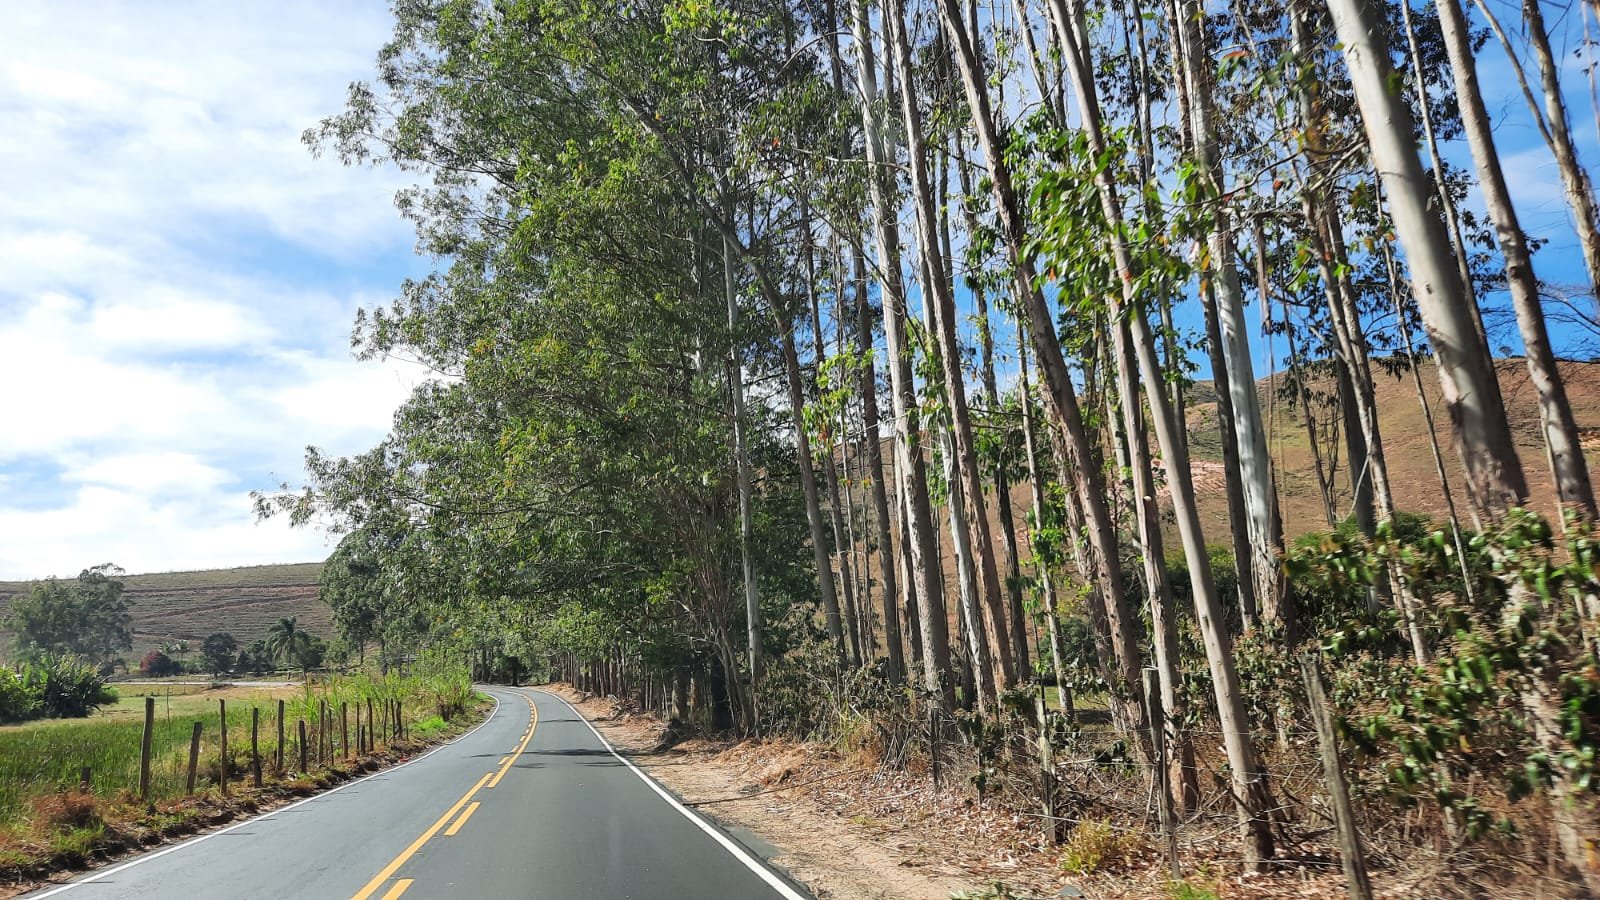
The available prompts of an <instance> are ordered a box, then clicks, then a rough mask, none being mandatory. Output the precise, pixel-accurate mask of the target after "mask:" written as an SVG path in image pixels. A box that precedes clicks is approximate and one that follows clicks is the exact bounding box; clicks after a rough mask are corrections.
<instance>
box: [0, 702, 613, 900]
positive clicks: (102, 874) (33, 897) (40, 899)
mask: <svg viewBox="0 0 1600 900" xmlns="http://www.w3.org/2000/svg"><path fill="white" fill-rule="evenodd" d="M490 699H492V700H494V709H492V710H490V711H489V715H488V716H486V717H485V718H484V720H483V721H482V722H479V723H478V724H477V725H474V726H473V727H472V731H468V732H466V733H465V734H458V735H456V736H455V737H453V738H451V739H450V740H448V741H445V742H444V743H442V744H440V745H439V746H437V747H435V748H433V749H432V750H429V751H428V752H427V753H424V754H422V755H421V756H419V757H417V758H416V759H408V760H406V761H405V762H403V763H401V764H400V765H398V766H390V767H389V768H387V769H379V770H378V771H376V772H373V773H372V774H370V775H363V776H361V777H360V778H357V779H356V780H354V781H347V782H345V783H344V784H341V785H339V786H338V787H336V788H333V789H331V790H326V791H323V792H321V793H319V794H312V795H311V796H309V797H306V798H303V799H300V800H296V801H295V802H293V803H291V804H289V805H288V806H280V807H278V808H277V809H274V810H269V811H267V812H264V813H262V814H261V815H259V816H251V817H249V818H247V819H244V820H242V821H239V822H235V823H233V824H232V825H229V826H228V827H227V828H219V829H218V830H216V831H208V832H206V833H205V834H201V835H196V836H195V837H192V838H189V839H188V840H185V841H180V842H179V843H176V844H173V845H172V846H171V847H165V848H162V849H160V850H156V851H154V852H152V853H146V854H143V855H141V856H138V857H135V858H134V859H130V860H128V861H127V862H125V863H122V864H121V865H116V866H112V867H111V868H109V869H101V870H100V871H98V872H95V873H93V874H91V875H88V876H86V877H83V878H79V879H77V880H75V881H69V882H67V883H66V884H63V885H61V886H59V887H56V888H53V889H51V890H48V891H45V892H44V893H42V894H23V895H22V900H44V898H46V897H54V896H55V895H57V894H64V893H66V892H67V891H70V890H72V889H73V888H76V887H81V886H83V885H86V884H92V883H93V882H96V881H99V880H100V879H102V878H109V877H110V876H112V875H115V874H117V873H118V872H122V871H126V870H128V869H131V868H133V867H134V866H137V865H140V864H141V863H147V862H150V861H151V860H154V859H160V858H161V857H163V856H166V855H167V854H168V853H176V852H178V851H179V850H182V849H184V848H186V847H193V846H194V845H195V844H198V843H200V842H201V841H204V840H209V839H210V838H214V837H217V836H219V835H224V834H227V833H228V832H230V831H233V830H234V829H236V828H243V827H245V826H246V825H255V824H257V823H259V822H261V821H263V820H265V819H268V818H270V817H272V816H274V815H276V814H278V813H281V812H288V811H289V810H291V809H294V808H295V807H297V806H303V805H305V804H307V803H310V802H311V801H313V800H321V799H323V798H326V797H330V796H332V795H334V794H337V793H339V792H340V791H342V790H344V789H345V788H348V787H355V786H356V785H358V784H360V783H362V782H363V781H367V780H368V779H372V778H377V777H378V776H379V775H389V774H391V773H394V772H398V771H400V770H401V769H404V768H405V767H406V766H409V765H411V764H412V763H419V762H422V761H423V760H425V759H427V758H428V757H430V756H432V755H434V754H435V753H438V752H439V751H440V750H443V749H444V748H446V747H449V746H451V745H453V744H456V743H459V742H461V741H464V740H466V739H467V738H469V737H471V736H472V735H473V733H474V732H476V731H477V730H478V729H479V728H482V727H483V726H485V725H487V724H489V722H490V721H492V720H493V719H494V717H495V714H496V713H498V712H500V698H499V697H495V696H494V695H492V694H491V695H490ZM580 718H581V716H580Z"/></svg>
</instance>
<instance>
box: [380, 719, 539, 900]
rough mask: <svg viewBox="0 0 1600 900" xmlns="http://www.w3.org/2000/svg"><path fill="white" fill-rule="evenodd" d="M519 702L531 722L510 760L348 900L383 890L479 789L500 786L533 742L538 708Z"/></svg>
mask: <svg viewBox="0 0 1600 900" xmlns="http://www.w3.org/2000/svg"><path fill="white" fill-rule="evenodd" d="M523 699H524V700H527V701H528V711H529V712H530V713H532V714H533V721H531V722H529V723H528V731H527V733H526V734H524V735H523V736H522V743H521V744H520V745H518V747H517V750H516V753H513V754H512V755H511V756H508V757H505V758H504V759H502V760H501V765H500V771H499V772H486V773H484V776H483V777H482V778H479V779H478V783H477V784H474V785H473V786H472V789H471V790H469V791H467V792H466V793H465V794H462V795H461V799H460V800H457V801H456V802H455V805H453V806H451V807H450V808H449V809H447V810H445V813H444V815H442V816H440V817H439V820H438V821H437V822H434V823H433V824H432V825H430V826H428V830H427V831H424V832H423V833H422V834H421V835H420V836H419V837H418V838H417V839H416V840H414V841H412V842H411V846H409V847H407V848H406V849H404V850H402V851H400V855H399V856H396V857H395V858H394V859H392V860H390V862H389V864H388V865H387V866H384V867H383V871H381V872H379V873H378V874H376V875H374V876H372V880H371V881H369V882H367V884H366V886H365V887H363V888H362V889H361V890H360V891H359V892H357V893H356V895H355V896H354V897H352V898H351V900H369V898H371V897H372V895H373V894H375V893H377V890H378V888H381V887H383V885H384V882H386V881H388V880H389V878H390V877H391V876H392V875H394V873H395V872H396V871H398V870H399V869H400V867H401V866H403V865H405V863H406V860H408V859H410V858H411V857H413V856H415V855H416V854H417V851H418V850H421V849H422V845H423V844H426V843H427V842H428V841H430V840H432V839H433V836H434V835H436V834H438V833H439V829H441V828H443V827H444V826H445V823H446V822H449V821H450V820H451V819H452V818H455V815H456V813H459V812H461V808H462V807H464V806H466V805H467V803H468V802H469V801H470V800H472V796H473V795H474V794H476V793H478V791H479V790H480V789H482V788H483V786H484V785H486V784H487V785H488V786H489V787H494V786H495V785H497V784H499V783H500V779H501V778H504V777H505V774H506V770H507V769H510V768H511V763H512V762H514V761H515V760H516V758H517V757H518V756H521V755H522V751H523V750H526V749H527V747H528V741H529V740H531V739H532V738H533V730H534V729H535V728H537V727H538V726H539V710H538V707H535V706H534V705H533V701H532V700H531V699H528V698H527V697H526V696H524V697H523ZM477 808H478V804H477V803H473V804H472V806H471V808H470V809H468V810H467V811H466V812H465V813H462V815H461V818H459V819H456V821H455V824H454V825H451V826H450V830H449V831H448V832H446V834H447V835H453V834H455V833H456V831H458V830H459V829H460V828H461V826H462V825H464V824H466V821H467V817H468V816H471V815H472V813H473V810H476V809H477ZM412 881H413V879H410V878H402V879H400V880H399V881H396V882H395V883H394V885H393V886H392V887H390V888H389V890H388V892H386V893H385V894H384V895H383V896H382V897H380V898H379V900H396V898H398V897H399V896H400V895H401V894H403V893H405V892H406V890H407V889H408V888H410V887H411V882H412Z"/></svg>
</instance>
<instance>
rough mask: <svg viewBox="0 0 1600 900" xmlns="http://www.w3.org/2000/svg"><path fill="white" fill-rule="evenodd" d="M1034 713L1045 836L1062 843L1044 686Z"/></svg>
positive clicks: (1034, 704)
mask: <svg viewBox="0 0 1600 900" xmlns="http://www.w3.org/2000/svg"><path fill="white" fill-rule="evenodd" d="M1033 708H1034V714H1035V715H1037V716H1038V717H1039V811H1040V812H1041V813H1043V815H1044V836H1045V839H1046V840H1048V841H1049V842H1050V843H1052V844H1059V843H1061V817H1060V816H1057V815H1056V758H1055V748H1054V747H1053V746H1051V744H1050V710H1049V709H1048V708H1046V706H1045V702H1044V687H1043V686H1040V688H1039V690H1038V692H1037V693H1036V694H1034V697H1033Z"/></svg>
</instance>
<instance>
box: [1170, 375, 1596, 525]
mask: <svg viewBox="0 0 1600 900" xmlns="http://www.w3.org/2000/svg"><path fill="white" fill-rule="evenodd" d="M1496 366H1497V369H1498V372H1499V376H1500V390H1501V392H1502V394H1503V395H1504V396H1505V401H1506V412H1507V415H1508V418H1509V419H1510V421H1511V429H1512V433H1513V434H1514V436H1515V439H1516V444H1517V452H1518V454H1519V455H1520V456H1521V458H1522V467H1523V470H1524V471H1525V472H1526V473H1527V477H1528V485H1529V489H1530V490H1531V492H1532V505H1533V506H1534V508H1536V509H1538V510H1539V511H1540V512H1542V513H1544V514H1545V515H1552V514H1554V512H1555V509H1556V501H1555V489H1554V486H1553V484H1552V481H1551V477H1550V467H1549V466H1548V465H1547V464H1546V462H1545V451H1544V439H1543V437H1542V436H1541V433H1540V425H1539V406H1538V397H1537V395H1536V394H1535V393H1534V388H1533V384H1532V382H1531V381H1530V380H1529V378H1528V369H1527V363H1526V362H1525V361H1523V360H1522V359H1502V360H1499V361H1497V363H1496ZM1561 373H1562V377H1563V378H1564V379H1565V381H1566V384H1567V392H1568V395H1569V399H1570V400H1571V403H1572V411H1573V414H1574V416H1575V417H1576V419H1577V422H1578V427H1579V429H1580V430H1581V431H1582V433H1583V443H1584V448H1585V450H1586V451H1587V453H1588V455H1589V458H1590V465H1591V466H1593V465H1594V464H1595V462H1596V461H1597V460H1600V456H1597V454H1600V364H1597V363H1583V362H1565V363H1562V364H1561ZM1418 374H1419V375H1420V376H1421V380H1422V385H1423V391H1424V393H1425V394H1426V396H1427V398H1428V406H1429V409H1430V410H1432V413H1433V419H1434V427H1435V436H1436V437H1437V439H1438V442H1439V448H1440V450H1441V451H1442V453H1443V456H1444V462H1445V472H1446V475H1447V476H1448V478H1449V480H1450V486H1451V495H1452V496H1453V497H1454V498H1455V502H1456V506H1457V508H1458V509H1459V510H1460V511H1461V514H1462V515H1463V516H1467V515H1468V510H1469V508H1470V505H1469V504H1468V502H1467V494H1466V490H1465V487H1464V479H1465V474H1464V470H1463V467H1462V463H1461V457H1460V455H1459V454H1457V453H1456V451H1455V447H1454V445H1453V443H1452V437H1451V433H1450V416H1449V413H1448V411H1446V409H1445V406H1444V402H1443V400H1442V399H1441V397H1440V389H1439V376H1438V373H1437V372H1436V371H1435V368H1434V364H1433V362H1432V361H1431V360H1429V361H1427V362H1425V363H1423V365H1422V367H1421V369H1420V370H1419V372H1418ZM1374 375H1375V376H1376V381H1377V383H1376V385H1375V386H1374V387H1375V389H1376V394H1377V408H1378V416H1379V427H1380V429H1381V430H1382V433H1383V444H1384V455H1385V458H1386V459H1387V460H1388V463H1389V480H1390V482H1391V484H1392V485H1393V488H1394V493H1395V504H1396V506H1398V507H1399V508H1400V509H1401V510H1403V511H1406V512H1413V513H1420V514H1423V515H1427V516H1430V517H1432V518H1434V519H1436V520H1439V521H1441V522H1442V521H1445V520H1446V517H1447V515H1448V509H1447V506H1446V501H1445V493H1444V490H1443V489H1442V488H1441V487H1440V484H1439V476H1438V472H1437V468H1436V465H1435V462H1434V456H1433V450H1432V448H1431V447H1430V446H1429V441H1428V425H1427V420H1426V418H1425V417H1424V416H1423V412H1422V405H1421V403H1420V402H1419V400H1418V398H1417V390H1416V383H1415V382H1414V381H1413V379H1412V376H1411V374H1410V373H1409V372H1397V373H1395V374H1392V375H1390V374H1383V373H1382V371H1381V369H1375V371H1374ZM1310 386H1311V387H1312V389H1313V390H1320V391H1323V392H1328V393H1331V392H1332V386H1331V385H1329V384H1316V383H1315V382H1313V383H1312V384H1311V385H1310ZM1278 388H1279V379H1278V378H1276V377H1274V378H1271V379H1263V380H1262V381H1261V382H1260V385H1259V391H1260V394H1259V396H1260V397H1261V401H1262V415H1263V416H1265V417H1266V418H1267V421H1268V432H1269V434H1270V436H1271V438H1270V449H1271V454H1272V461H1273V466H1274V470H1275V472H1276V475H1277V479H1278V493H1279V502H1280V505H1281V510H1282V515H1283V524H1284V531H1285V533H1286V534H1287V535H1288V536H1289V537H1291V538H1292V537H1294V536H1296V535H1300V534H1304V533H1305V532H1308V531H1315V530H1319V529H1324V528H1326V527H1327V523H1326V519H1325V516H1324V513H1323V505H1322V500H1321V498H1320V496H1319V490H1318V487H1317V480H1316V474H1315V468H1314V460H1313V455H1312V452H1311V444H1310V441H1309V440H1308V439H1307V434H1306V429H1305V426H1304V419H1303V416H1302V413H1301V411H1300V409H1299V408H1298V407H1297V406H1291V405H1290V403H1289V402H1288V401H1287V400H1286V399H1284V398H1281V397H1278V398H1275V400H1274V402H1271V403H1269V402H1268V398H1269V397H1274V395H1275V394H1278V393H1282V392H1281V391H1279V390H1278ZM1195 396H1196V399H1197V401H1199V402H1195V403H1193V404H1191V405H1190V408H1189V430H1190V433H1191V435H1193V436H1194V441H1193V456H1194V469H1195V476H1196V478H1195V481H1196V485H1197V487H1198V489H1199V491H1200V494H1201V496H1200V505H1201V511H1202V513H1203V515H1204V517H1205V527H1206V534H1207V537H1208V538H1209V539H1210V540H1211V541H1212V542H1214V543H1223V542H1225V541H1226V540H1227V495H1226V493H1225V491H1224V482H1223V474H1222V465H1221V462H1222V456H1221V450H1220V444H1219V443H1218V439H1217V437H1216V434H1217V431H1216V403H1215V401H1214V400H1213V399H1206V398H1212V397H1214V396H1215V394H1214V390H1213V389H1212V387H1211V385H1210V384H1209V383H1201V384H1198V385H1196V391H1195ZM1338 418H1339V417H1338V416H1337V414H1336V411H1335V410H1331V409H1330V410H1319V411H1318V412H1317V414H1316V424H1317V427H1318V433H1319V438H1321V440H1319V443H1320V444H1321V445H1322V446H1323V447H1324V448H1326V447H1327V446H1328V445H1329V441H1330V439H1335V442H1336V443H1337V445H1338V448H1337V450H1336V452H1335V453H1334V454H1331V455H1330V456H1329V457H1328V458H1327V459H1326V460H1325V463H1332V464H1333V465H1334V471H1333V478H1332V483H1333V485H1334V487H1335V492H1334V500H1335V508H1336V512H1337V514H1338V515H1339V516H1340V517H1343V516H1346V515H1348V514H1349V513H1350V502H1351V499H1350V498H1351V492H1350V473H1349V467H1348V465H1347V460H1346V456H1345V453H1344V452H1343V441H1342V438H1340V437H1339V435H1340V432H1338V431H1337V429H1338V426H1339V422H1338ZM1325 452H1326V451H1325ZM1468 524H1469V525H1470V524H1471V523H1470V521H1469V522H1468Z"/></svg>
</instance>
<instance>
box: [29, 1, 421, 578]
mask: <svg viewBox="0 0 1600 900" xmlns="http://www.w3.org/2000/svg"><path fill="white" fill-rule="evenodd" d="M7 19H8V22H7V27H6V28H5V29H0V118H4V120H5V121H6V123H7V125H6V128H5V129H0V171H3V172H5V173H6V175H5V186H4V189H3V190H0V271H3V272H5V273H6V277H5V279H4V280H3V281H0V383H3V384H5V385H6V389H5V390H4V391H0V417H3V420H4V421H6V422H7V423H8V427H7V428H6V429H4V430H0V578H5V577H18V576H25V577H32V576H38V575H43V574H52V573H54V574H63V575H70V574H73V573H75V572H77V571H78V570H79V569H80V568H82V567H83V566H85V565H90V564H94V563H98V562H103V561H106V560H113V561H115V562H117V563H118V564H119V565H122V566H124V567H126V568H128V569H129V570H131V571H149V570H154V569H168V568H194V567H199V566H211V565H238V564H245V563H258V562H271V561H290V560H304V559H312V558H320V557H321V556H323V555H326V553H327V550H328V546H327V542H326V540H325V538H324V537H323V536H322V535H320V534H317V533H315V532H292V531H289V530H288V529H287V528H286V526H284V525H283V524H281V523H277V522H272V523H267V524H264V525H259V526H258V525H256V524H255V523H254V522H253V519H252V517H251V510H250V504H249V502H248V497H247V494H248V492H249V491H250V490H251V489H270V488H272V487H273V486H275V484H276V482H277V481H278V480H285V479H286V480H290V481H293V480H295V479H296V478H297V474H298V473H299V471H300V465H301V454H302V452H303V448H304V447H305V446H306V445H308V444H315V445H318V446H322V447H325V448H326V449H328V450H329V451H330V452H334V453H351V452H356V451H359V450H362V449H365V448H366V447H368V446H370V445H371V444H372V443H374V442H375V441H376V440H377V439H378V438H379V437H380V436H381V435H382V433H383V432H384V431H385V430H386V429H387V428H388V426H389V423H390V421H391V419H392V415H393V411H394V408H395V406H396V405H397V404H398V403H399V402H400V401H401V400H403V399H404V397H405V396H406V395H407V394H408V393H409V391H410V390H411V388H412V387H413V386H414V385H415V384H416V383H418V382H419V381H420V380H421V379H422V378H423V377H425V373H423V372H422V371H420V370H418V369H416V368H415V367H412V366H408V365H405V364H401V363H384V364H377V363H373V364H362V363H357V362H355V361H354V360H352V359H351V358H350V357H349V352H348V335H349V324H350V321H351V317H352V315H353V313H354V311H355V309H356V307H357V306H358V305H369V306H370V305H372V304H373V303H375V302H382V298H385V297H387V296H389V294H390V293H391V292H392V291H393V290H394V288H395V286H396V285H397V284H398V283H399V281H400V280H401V279H402V278H403V277H405V276H406V275H409V274H414V273H415V271H416V269H417V268H418V264H417V263H416V262H407V261H406V260H407V258H408V257H407V251H408V249H409V245H410V241H411V235H410V233H409V230H408V228H407V226H406V225H405V224H404V223H403V222H402V221H401V220H400V218H399V216H398V215H397V214H396V213H395V212H394V209H393V205H392V202H391V198H392V196H393V192H394V190H395V189H396V188H397V187H398V186H399V185H400V184H402V183H403V179H402V178H401V176H399V175H398V174H396V173H393V172H388V171H374V170H370V169H347V168H344V167H341V166H340V165H339V164H338V163H337V162H334V161H330V160H327V159H323V160H316V159H313V158H312V157H311V155H310V153H308V152H307V150H306V148H305V147H303V146H302V145H301V143H300V133H301V131H302V130H304V129H305V128H307V127H309V126H311V125H313V124H315V122H316V121H317V120H318V119H319V118H320V117H322V116H325V115H328V114H331V113H334V112H337V111H338V109H339V108H340V107H341V105H342V104H343V100H344V95H345V89H346V86H347V84H348V83H349V82H350V81H352V80H356V79H361V78H365V77H369V76H370V74H371V71H372V68H373V65H372V60H373V58H374V56H375V54H376V51H377V49H378V47H379V46H380V45H381V43H382V42H383V41H384V40H385V39H386V38H387V37H388V33H389V29H390V23H389V19H388V16H387V14H386V10H385V9H384V6H383V5H382V4H381V3H379V2H376V0H367V2H361V3H340V4H325V3H315V2H311V0H301V2H289V3H285V4H274V5H271V6H267V5H256V6H239V5H228V4H225V5H217V4H206V3H200V2H184V3H169V4H155V5H148V4H146V5H139V6H127V5H123V4H117V3H110V2H106V3H75V4H70V5H42V6H34V7H31V8H27V9H22V10H16V11H10V12H8V15H7ZM378 260H398V262H394V263H391V264H390V265H389V266H388V270H383V269H382V268H381V267H380V265H379V264H378V262H377V261H378Z"/></svg>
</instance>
